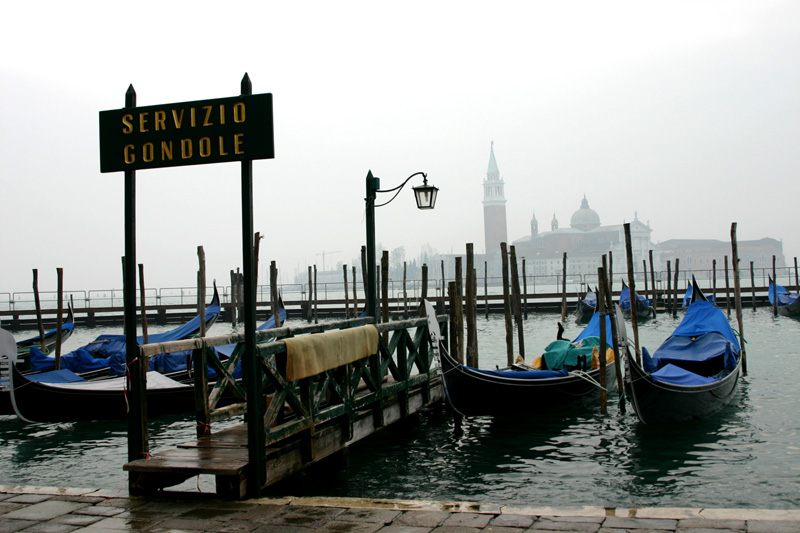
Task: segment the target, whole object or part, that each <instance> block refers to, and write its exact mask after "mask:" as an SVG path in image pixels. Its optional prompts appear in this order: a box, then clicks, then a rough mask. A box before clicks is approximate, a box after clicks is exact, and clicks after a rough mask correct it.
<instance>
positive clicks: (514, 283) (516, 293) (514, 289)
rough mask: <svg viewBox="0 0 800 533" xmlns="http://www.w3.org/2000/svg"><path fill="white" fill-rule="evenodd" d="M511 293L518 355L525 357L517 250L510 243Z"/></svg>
mask: <svg viewBox="0 0 800 533" xmlns="http://www.w3.org/2000/svg"><path fill="white" fill-rule="evenodd" d="M511 294H512V299H513V301H514V306H513V307H512V309H513V310H514V323H515V324H516V325H517V344H518V345H519V350H518V351H519V355H521V356H522V358H523V359H525V336H524V332H523V328H522V297H521V295H520V290H519V269H518V268H517V251H516V248H515V247H514V245H513V244H512V245H511Z"/></svg>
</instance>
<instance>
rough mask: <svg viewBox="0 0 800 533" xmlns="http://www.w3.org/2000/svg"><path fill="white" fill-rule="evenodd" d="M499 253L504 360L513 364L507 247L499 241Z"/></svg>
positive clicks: (512, 332) (512, 326)
mask: <svg viewBox="0 0 800 533" xmlns="http://www.w3.org/2000/svg"><path fill="white" fill-rule="evenodd" d="M500 255H501V256H502V265H503V313H504V315H505V320H506V360H507V363H508V366H511V365H513V364H514V359H515V357H514V325H513V324H512V323H511V297H510V296H509V294H508V248H507V245H506V243H504V242H501V243H500Z"/></svg>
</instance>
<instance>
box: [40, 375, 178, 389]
mask: <svg viewBox="0 0 800 533" xmlns="http://www.w3.org/2000/svg"><path fill="white" fill-rule="evenodd" d="M25 377H27V376H25ZM126 380H127V378H126V377H125V376H120V377H117V378H111V379H91V380H88V381H82V382H74V383H50V384H49V386H50V387H53V388H56V389H72V390H93V391H124V390H126V388H127V384H126ZM191 387H192V385H184V384H183V383H180V382H178V381H175V380H174V379H172V378H168V377H167V376H164V375H162V374H159V373H158V372H148V373H147V390H154V389H190V388H191Z"/></svg>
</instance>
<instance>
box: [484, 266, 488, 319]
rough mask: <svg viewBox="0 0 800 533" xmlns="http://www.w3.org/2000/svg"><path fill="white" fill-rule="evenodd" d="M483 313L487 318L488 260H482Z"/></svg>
mask: <svg viewBox="0 0 800 533" xmlns="http://www.w3.org/2000/svg"><path fill="white" fill-rule="evenodd" d="M483 313H484V315H485V318H487V319H488V318H489V262H488V261H484V262H483Z"/></svg>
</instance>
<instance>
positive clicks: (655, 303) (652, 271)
mask: <svg viewBox="0 0 800 533" xmlns="http://www.w3.org/2000/svg"><path fill="white" fill-rule="evenodd" d="M649 252H650V283H651V285H652V286H653V309H654V310H656V309H658V290H657V289H656V270H655V267H654V266H653V250H652V249H651V250H649ZM645 277H647V273H645Z"/></svg>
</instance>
